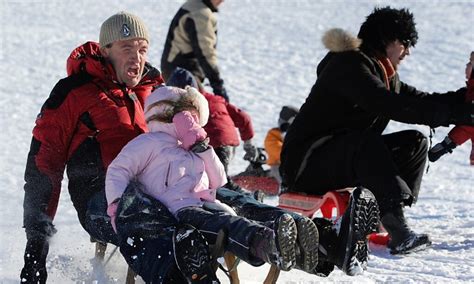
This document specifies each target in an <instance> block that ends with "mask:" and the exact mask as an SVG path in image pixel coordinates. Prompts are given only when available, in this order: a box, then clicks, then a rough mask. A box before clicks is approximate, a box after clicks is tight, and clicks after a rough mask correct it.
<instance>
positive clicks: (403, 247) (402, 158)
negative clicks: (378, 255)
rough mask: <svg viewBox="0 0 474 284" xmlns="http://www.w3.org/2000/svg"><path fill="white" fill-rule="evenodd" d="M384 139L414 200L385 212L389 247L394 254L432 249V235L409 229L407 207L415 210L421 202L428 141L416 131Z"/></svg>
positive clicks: (383, 220)
mask: <svg viewBox="0 0 474 284" xmlns="http://www.w3.org/2000/svg"><path fill="white" fill-rule="evenodd" d="M383 138H384V141H385V144H386V145H387V147H388V149H389V150H390V151H391V154H392V157H393V161H394V163H395V165H396V167H397V169H398V171H399V173H400V176H401V178H402V179H403V180H404V181H405V182H406V184H407V186H408V187H409V189H410V191H411V194H410V195H411V198H409V199H404V200H403V201H402V202H401V203H398V202H394V203H392V205H391V206H390V207H389V208H388V209H387V208H384V211H382V212H381V221H382V224H383V225H384V227H385V229H386V230H387V232H388V233H389V234H390V237H391V240H390V242H389V244H388V246H389V248H390V251H391V253H392V254H398V253H408V252H411V251H415V250H420V249H423V248H425V247H427V246H429V245H430V244H431V241H430V240H429V237H428V235H426V234H415V233H414V232H413V231H412V230H411V229H410V228H409V226H408V224H407V221H406V219H405V215H404V212H403V206H411V205H412V203H415V202H416V200H417V198H418V194H419V191H420V187H421V179H422V177H423V173H424V170H425V164H426V159H427V149H428V142H427V139H426V137H425V136H424V135H423V134H422V133H420V132H418V131H416V130H406V131H401V132H396V133H392V134H387V135H384V136H383Z"/></svg>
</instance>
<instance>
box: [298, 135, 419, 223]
mask: <svg viewBox="0 0 474 284" xmlns="http://www.w3.org/2000/svg"><path fill="white" fill-rule="evenodd" d="M427 149H428V143H427V139H426V137H425V136H424V135H423V134H422V133H421V132H419V131H416V130H405V131H401V132H396V133H391V134H386V135H380V134H377V133H374V132H372V131H350V132H346V133H343V134H337V135H335V136H334V137H332V138H331V139H330V140H328V141H326V142H325V143H324V144H323V145H320V146H318V147H316V149H315V150H314V151H313V152H312V153H308V154H307V155H306V157H307V158H306V161H302V163H301V164H303V165H306V166H304V168H302V169H300V171H301V173H300V174H299V176H297V178H296V181H295V183H294V185H293V186H291V190H292V191H296V192H305V193H310V194H316V195H323V194H325V193H326V192H328V191H331V190H335V189H341V188H346V187H354V186H363V187H365V188H368V189H369V190H370V191H372V192H373V193H374V195H375V198H376V199H377V202H378V204H379V207H380V213H381V216H383V215H384V213H386V212H388V211H390V210H392V208H394V207H397V206H398V207H399V206H400V204H401V203H402V204H404V205H406V206H411V205H412V203H415V202H416V200H417V198H418V194H419V191H420V185H421V178H422V176H423V172H424V168H425V164H426V158H427Z"/></svg>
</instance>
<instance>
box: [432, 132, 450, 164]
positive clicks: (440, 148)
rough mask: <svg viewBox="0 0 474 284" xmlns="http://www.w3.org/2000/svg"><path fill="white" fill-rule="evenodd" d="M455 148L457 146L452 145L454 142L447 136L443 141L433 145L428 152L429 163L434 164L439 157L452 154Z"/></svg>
mask: <svg viewBox="0 0 474 284" xmlns="http://www.w3.org/2000/svg"><path fill="white" fill-rule="evenodd" d="M456 146H457V145H456V144H454V142H453V141H452V140H451V139H449V137H448V136H446V138H444V140H443V141H441V142H440V143H438V144H436V145H434V146H433V148H431V149H430V150H429V151H428V159H429V160H430V162H436V161H437V160H438V159H439V158H441V156H443V155H445V154H447V153H452V152H453V149H454V148H456Z"/></svg>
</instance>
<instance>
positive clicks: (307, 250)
mask: <svg viewBox="0 0 474 284" xmlns="http://www.w3.org/2000/svg"><path fill="white" fill-rule="evenodd" d="M216 197H217V199H218V200H219V201H221V202H223V203H225V204H227V205H229V206H231V207H232V208H233V209H234V210H235V212H236V213H237V215H239V216H242V217H245V218H247V219H250V220H253V221H257V222H261V223H262V224H265V226H268V227H270V228H273V227H274V222H275V220H278V219H279V218H280V217H281V216H282V215H285V214H289V215H290V216H291V217H292V218H293V219H294V220H295V223H296V227H297V244H298V246H297V248H296V249H297V251H296V254H297V255H296V268H298V269H301V270H304V271H306V272H309V273H313V271H314V267H315V266H316V264H317V262H318V242H319V237H318V229H317V228H316V226H315V225H314V223H313V222H312V221H311V220H310V219H309V218H306V217H303V216H301V215H299V214H297V213H294V212H291V211H287V210H284V209H281V208H278V207H275V206H271V205H267V204H264V203H262V202H259V201H257V200H255V199H254V198H252V197H250V196H248V195H245V194H240V193H238V192H235V191H232V190H228V189H226V188H220V189H218V190H217V196H216Z"/></svg>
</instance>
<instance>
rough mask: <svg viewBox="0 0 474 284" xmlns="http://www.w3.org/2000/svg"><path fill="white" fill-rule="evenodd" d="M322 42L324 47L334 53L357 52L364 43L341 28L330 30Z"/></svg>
mask: <svg viewBox="0 0 474 284" xmlns="http://www.w3.org/2000/svg"><path fill="white" fill-rule="evenodd" d="M322 41H323V44H324V46H325V47H326V48H327V49H329V51H332V52H343V51H349V50H357V49H359V46H360V44H361V43H362V40H361V39H359V38H357V37H355V36H353V35H352V34H350V33H349V32H347V31H345V30H343V29H339V28H334V29H330V30H328V31H327V32H326V33H325V34H324V36H323V39H322Z"/></svg>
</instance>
